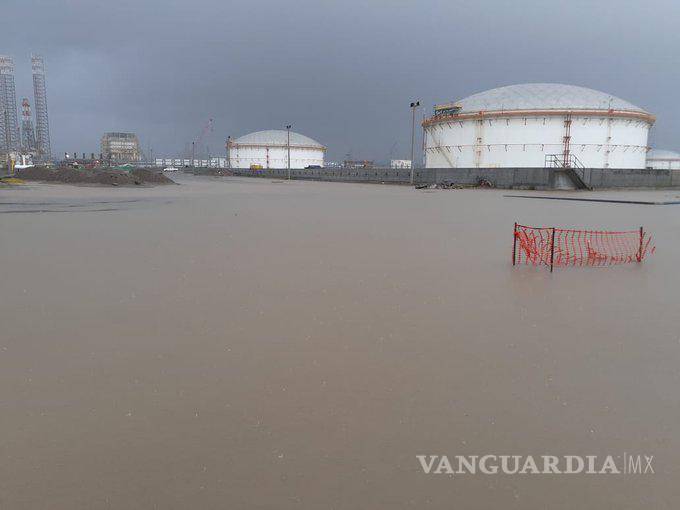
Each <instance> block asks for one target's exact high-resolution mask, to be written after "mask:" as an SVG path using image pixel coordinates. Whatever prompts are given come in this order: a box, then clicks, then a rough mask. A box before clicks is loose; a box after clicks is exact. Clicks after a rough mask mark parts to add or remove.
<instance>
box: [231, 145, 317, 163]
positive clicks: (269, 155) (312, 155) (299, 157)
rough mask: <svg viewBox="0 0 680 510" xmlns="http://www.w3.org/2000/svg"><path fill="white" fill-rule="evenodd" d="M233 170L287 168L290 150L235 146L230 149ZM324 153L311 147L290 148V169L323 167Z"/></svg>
mask: <svg viewBox="0 0 680 510" xmlns="http://www.w3.org/2000/svg"><path fill="white" fill-rule="evenodd" d="M229 160H230V165H231V168H250V166H251V165H260V166H262V168H287V167H288V148H287V147H285V146H284V147H282V146H269V147H264V146H263V147H252V146H239V145H233V146H232V147H230V149H229ZM323 164H324V151H323V150H322V149H316V148H311V147H309V148H308V147H294V146H291V148H290V167H291V168H296V169H301V168H306V167H308V166H323Z"/></svg>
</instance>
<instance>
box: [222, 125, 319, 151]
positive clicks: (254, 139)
mask: <svg viewBox="0 0 680 510" xmlns="http://www.w3.org/2000/svg"><path fill="white" fill-rule="evenodd" d="M233 143H234V144H237V145H263V146H271V147H277V146H287V145H288V131H285V130H283V129H270V130H267V131H256V132H254V133H249V134H247V135H243V136H241V137H239V138H237V139H236V140H234V141H233ZM290 146H291V147H318V148H319V149H324V148H325V147H324V146H323V145H321V144H320V143H319V142H317V141H316V140H314V139H312V138H309V137H308V136H305V135H301V134H300V133H295V132H293V131H291V132H290Z"/></svg>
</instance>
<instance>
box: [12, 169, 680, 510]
mask: <svg viewBox="0 0 680 510" xmlns="http://www.w3.org/2000/svg"><path fill="white" fill-rule="evenodd" d="M179 181H180V182H181V185H180V186H165V187H155V188H92V187H75V186H61V185H42V184H31V185H27V186H24V187H17V188H12V189H4V190H0V328H1V329H0V406H1V407H0V456H1V457H0V458H1V462H0V508H2V509H11V510H16V509H31V510H33V509H41V508H45V509H47V508H49V509H59V510H61V509H64V510H76V509H88V510H89V509H106V508H115V509H145V510H146V509H151V508H159V509H187V508H196V509H199V508H200V509H249V508H256V509H338V510H341V509H347V510H350V509H351V510H354V509H402V508H403V509H406V508H409V509H410V508H412V509H425V508H432V509H451V508H465V509H480V510H481V509H484V510H486V509H489V508H503V509H545V508H550V509H551V510H554V509H564V510H567V509H570V510H571V509H574V508H598V509H600V508H601V509H604V508H616V509H638V508H654V509H664V508H669V509H670V508H677V507H678V504H679V501H680V484H679V483H678V480H679V479H680V442H679V441H680V436H679V433H680V314H679V311H680V306H679V305H680V299H679V297H680V271H679V270H678V261H679V260H680V236H679V235H678V232H679V231H680V206H648V205H621V204H606V203H579V202H565V201H560V202H557V201H547V200H526V199H514V198H504V197H503V195H504V194H505V192H502V191H496V190H455V191H454V190H447V191H416V190H413V189H411V188H409V187H399V186H381V185H362V184H339V183H337V184H335V183H319V182H274V181H271V180H267V179H250V180H249V179H238V178H208V177H190V176H180V177H179ZM537 194H540V195H545V194H546V193H545V192H542V193H537ZM562 194H564V193H562ZM678 194H680V193H678V192H638V193H635V192H620V193H589V194H587V196H607V197H616V198H621V197H626V196H634V197H637V198H641V197H644V198H649V197H652V198H653V199H658V200H677V195H678ZM584 196H586V195H584ZM514 221H518V222H520V223H523V224H526V225H545V226H561V227H590V228H601V229H612V230H613V229H617V230H618V229H628V228H636V227H638V226H640V225H644V226H645V229H646V230H648V231H650V232H651V233H652V234H653V235H654V238H655V241H656V245H657V252H656V254H655V255H653V256H651V257H650V258H648V259H647V260H646V261H645V262H644V263H643V264H633V265H628V266H619V267H608V268H600V269H597V268H559V269H557V270H556V271H555V273H553V274H550V273H549V271H547V270H546V269H544V268H532V267H516V268H513V267H512V266H511V264H510V256H511V246H512V226H513V222H514ZM624 452H627V453H628V454H646V455H653V456H654V460H653V469H654V471H655V472H654V474H651V473H647V474H646V475H587V474H574V475H547V474H546V475H528V474H525V475H509V474H502V475H501V474H498V475H484V474H461V475H458V474H456V475H454V476H449V475H446V474H439V475H435V474H425V473H424V472H423V470H422V468H421V466H420V463H419V462H418V460H417V458H416V455H422V454H432V455H448V456H449V457H450V458H453V457H454V456H455V455H480V456H481V455H486V454H496V455H503V454H505V455H522V456H526V455H534V456H540V455H544V454H550V455H568V454H572V455H581V456H586V455H598V456H606V455H613V456H615V457H617V458H618V456H621V455H623V453H624ZM643 465H644V462H643Z"/></svg>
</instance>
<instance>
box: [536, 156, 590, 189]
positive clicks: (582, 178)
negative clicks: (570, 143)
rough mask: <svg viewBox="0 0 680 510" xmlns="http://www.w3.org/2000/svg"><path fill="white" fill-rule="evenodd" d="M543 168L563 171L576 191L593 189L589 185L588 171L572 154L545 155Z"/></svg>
mask: <svg viewBox="0 0 680 510" xmlns="http://www.w3.org/2000/svg"><path fill="white" fill-rule="evenodd" d="M545 167H546V168H560V169H562V170H564V173H566V174H567V176H568V177H569V179H571V182H573V183H574V186H576V189H588V190H590V189H593V188H592V186H591V185H590V173H591V172H590V169H588V168H586V167H585V166H584V165H583V163H581V160H580V159H578V157H576V155H574V154H571V153H567V154H546V155H545Z"/></svg>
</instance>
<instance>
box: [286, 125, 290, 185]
mask: <svg viewBox="0 0 680 510" xmlns="http://www.w3.org/2000/svg"><path fill="white" fill-rule="evenodd" d="M290 128H291V125H290V124H288V125H287V126H286V131H287V132H288V164H287V167H288V180H289V181H290Z"/></svg>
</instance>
